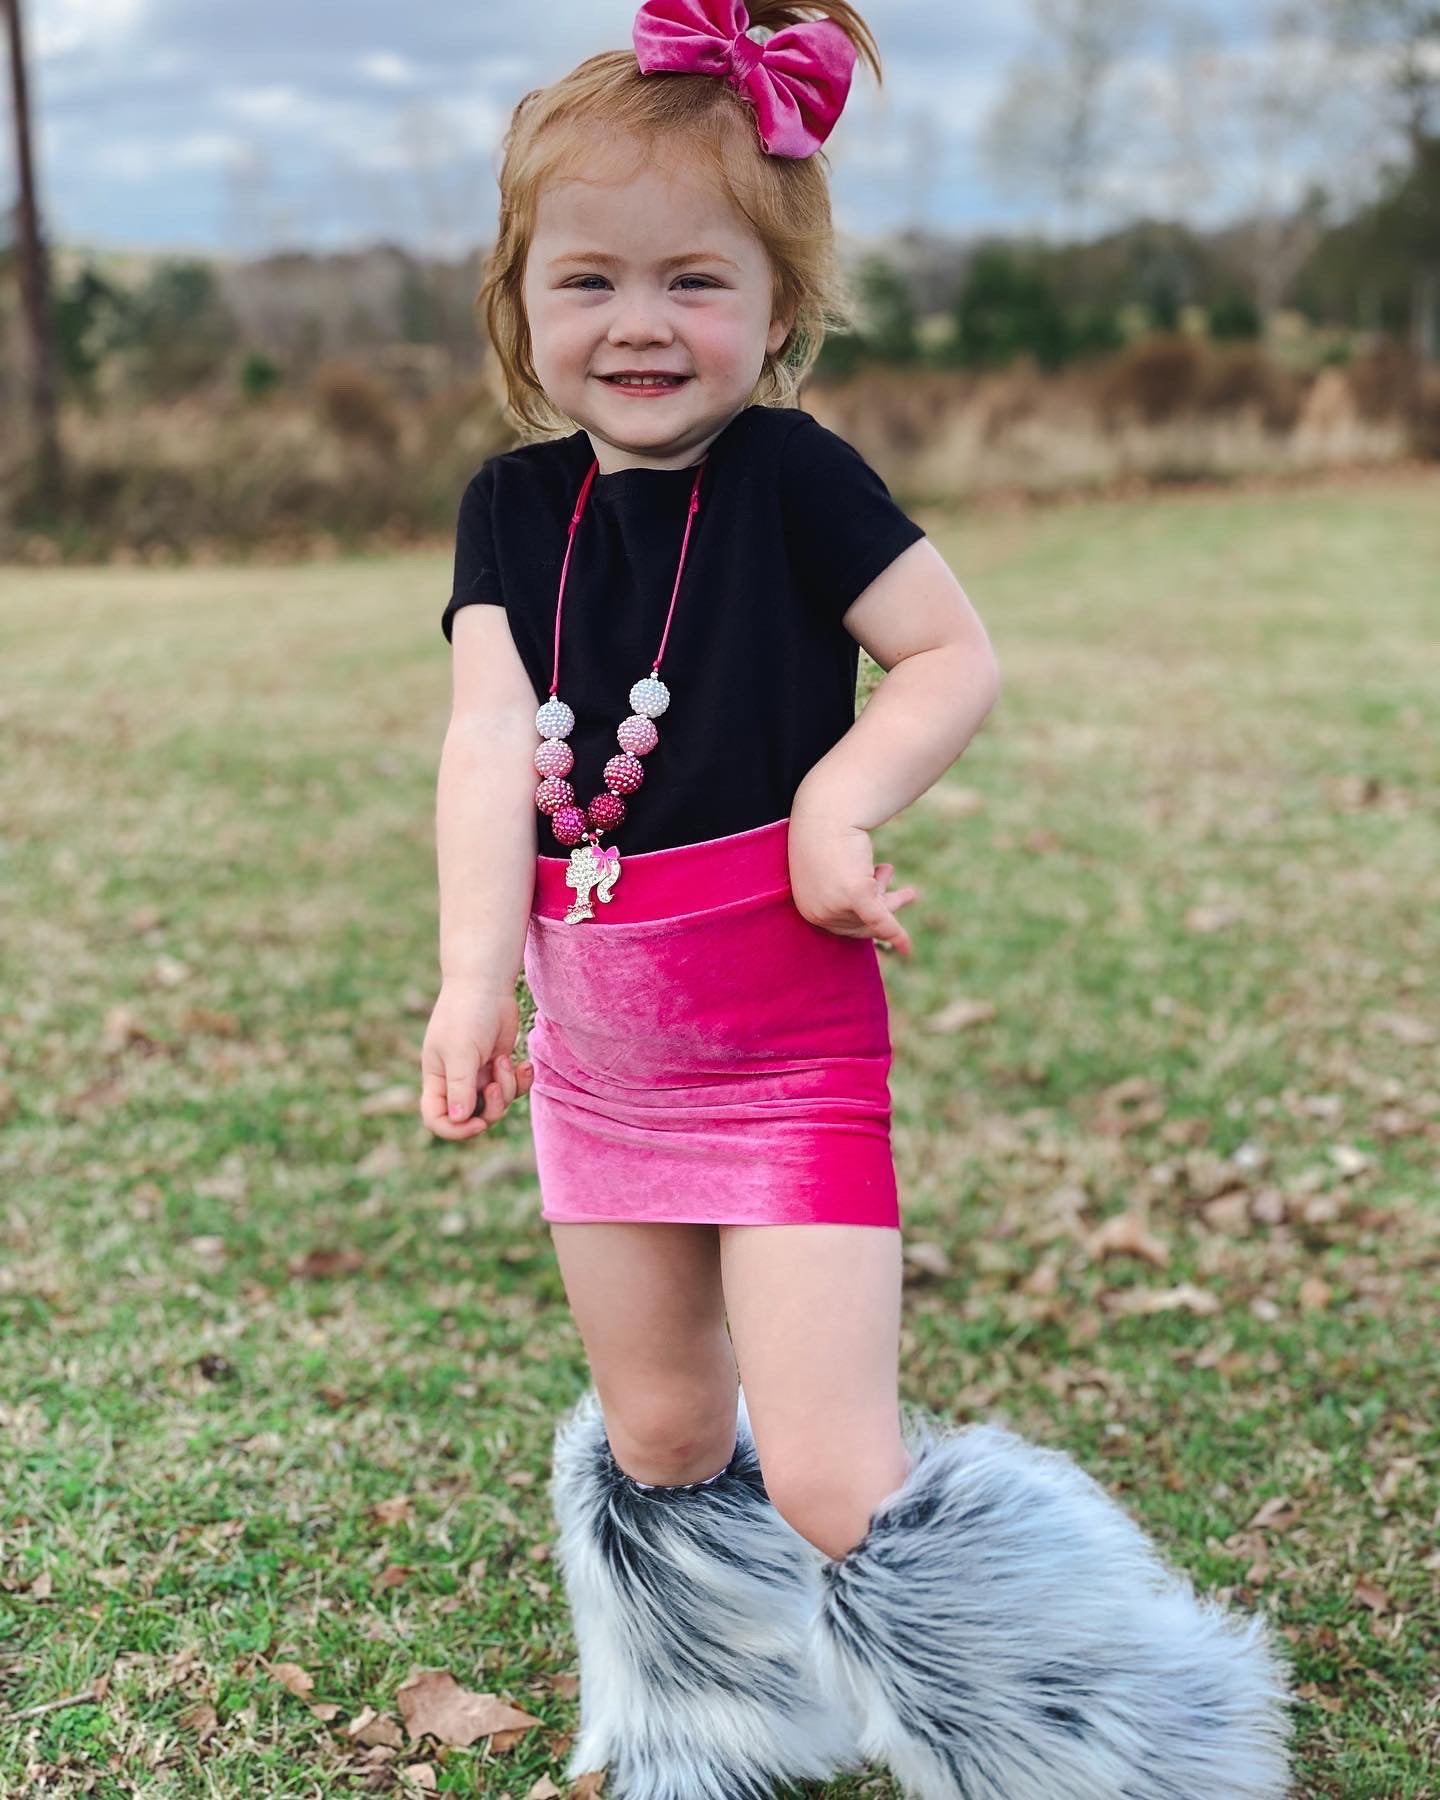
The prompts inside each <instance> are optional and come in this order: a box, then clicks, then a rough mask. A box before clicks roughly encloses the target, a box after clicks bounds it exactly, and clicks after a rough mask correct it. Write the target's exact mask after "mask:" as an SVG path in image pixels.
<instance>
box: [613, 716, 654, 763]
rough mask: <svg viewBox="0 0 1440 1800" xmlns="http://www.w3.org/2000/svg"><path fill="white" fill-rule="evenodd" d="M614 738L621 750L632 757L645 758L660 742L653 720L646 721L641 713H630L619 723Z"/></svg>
mask: <svg viewBox="0 0 1440 1800" xmlns="http://www.w3.org/2000/svg"><path fill="white" fill-rule="evenodd" d="M615 738H616V741H617V742H618V744H619V745H620V748H621V749H622V750H628V751H629V752H630V754H631V755H632V756H645V755H647V754H648V753H649V752H650V751H651V750H653V749H654V748H655V746H656V745H657V744H658V743H659V742H660V733H659V732H658V731H657V730H656V729H655V722H654V720H653V719H647V718H646V717H645V715H644V714H643V713H631V715H630V717H629V718H628V719H624V720H622V721H621V724H620V726H619V728H618V729H617V731H616V733H615Z"/></svg>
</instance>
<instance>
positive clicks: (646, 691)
mask: <svg viewBox="0 0 1440 1800" xmlns="http://www.w3.org/2000/svg"><path fill="white" fill-rule="evenodd" d="M708 460H709V459H708V456H702V457H701V458H700V461H699V464H698V465H697V466H696V469H695V481H694V484H693V486H692V487H691V489H690V509H689V512H688V513H687V514H686V518H685V536H684V539H683V540H682V542H681V545H680V562H679V566H678V567H677V568H676V570H675V587H674V590H673V591H672V593H671V595H670V610H669V612H668V613H666V615H665V629H664V630H663V631H662V632H661V634H660V647H659V649H658V650H657V651H656V652H655V660H654V662H653V663H652V664H651V665H650V673H649V674H648V675H645V676H642V678H641V679H640V680H639V681H637V682H636V683H635V685H634V687H632V688H631V690H630V706H631V709H632V710H631V713H630V716H629V717H628V718H627V719H625V720H623V721H622V722H621V724H620V725H619V727H618V728H617V730H616V733H615V736H616V739H617V741H618V742H619V745H620V754H619V755H618V756H612V757H611V758H610V760H609V762H607V763H606V765H605V775H604V781H605V787H604V791H603V792H601V793H598V794H596V795H595V796H594V798H593V799H592V800H591V801H590V803H589V805H588V806H585V807H583V808H582V807H580V806H577V805H576V803H575V789H574V787H573V786H572V785H571V783H570V782H568V781H567V780H566V779H565V777H566V776H567V775H568V774H569V773H570V771H571V770H572V769H573V768H574V766H575V752H574V751H573V750H572V749H571V747H570V745H569V744H567V743H566V742H565V739H566V738H568V737H569V735H570V733H571V732H572V731H573V730H574V729H575V714H574V713H573V712H572V711H571V710H570V708H569V707H568V706H567V705H566V704H565V702H564V701H563V700H562V699H561V698H560V696H559V694H558V693H557V692H556V689H557V688H558V687H559V685H560V613H561V608H562V607H563V606H564V603H565V577H566V574H567V573H568V571H569V568H570V552H571V551H572V550H573V549H574V548H575V532H576V529H577V527H578V526H579V524H580V520H581V517H582V516H583V514H584V512H585V502H586V501H587V500H588V499H589V498H590V489H591V486H592V485H593V483H594V480H595V475H596V471H597V470H598V469H599V467H600V465H599V463H598V462H592V463H591V465H590V468H589V471H588V473H587V474H586V476H585V480H584V482H583V484H582V485H581V488H580V494H579V498H578V499H577V500H576V502H575V510H574V512H573V513H572V514H571V515H570V533H569V538H568V541H567V542H566V545H565V560H564V562H563V563H562V564H561V565H560V591H559V593H558V594H557V595H556V597H555V664H554V668H553V671H552V673H551V677H550V698H549V699H548V700H546V701H545V702H544V703H543V704H542V706H541V707H540V709H539V711H538V712H537V713H536V714H535V729H536V730H537V731H538V732H539V733H540V736H541V738H542V739H543V740H544V741H543V742H542V743H541V744H540V745H539V747H538V748H537V749H536V751H535V769H536V772H537V773H538V774H539V775H540V777H541V781H540V785H539V786H538V787H537V788H536V790H535V804H536V806H538V807H539V809H540V811H541V812H542V813H544V814H545V815H546V816H547V817H548V818H549V820H550V826H551V829H552V830H553V831H554V833H555V836H556V837H557V839H558V840H559V841H560V842H561V843H562V844H564V845H565V846H566V847H567V848H568V847H569V846H571V845H573V846H574V848H573V849H572V850H571V851H570V866H569V868H568V869H566V871H565V885H566V886H567V887H572V888H574V889H575V903H574V905H573V906H572V907H571V908H570V910H569V911H568V912H567V913H566V914H565V923H566V924H567V925H578V924H580V923H581V922H582V920H585V919H593V918H594V917H595V909H594V907H593V906H592V905H591V904H590V896H591V893H592V892H595V893H598V894H599V896H600V898H601V900H604V901H608V900H609V898H610V893H611V890H612V889H613V888H614V886H615V883H616V882H617V881H618V880H619V879H620V852H619V851H618V850H617V849H616V848H615V846H614V845H613V844H611V845H610V846H608V847H607V848H606V849H603V850H602V849H601V848H600V838H601V834H602V833H603V832H606V831H614V830H615V828H616V826H618V825H619V824H620V823H621V821H622V820H623V819H624V817H625V802H624V800H623V799H622V798H621V795H622V794H633V793H634V792H635V790H636V789H637V788H638V787H639V786H640V784H641V782H643V781H644V779H645V770H644V768H643V767H642V765H641V762H640V758H641V757H642V756H646V755H648V754H649V752H650V751H652V750H653V749H654V748H655V746H656V744H658V743H659V741H660V734H659V732H657V731H656V729H655V720H656V719H658V718H659V717H660V715H661V713H663V712H664V711H665V709H666V707H667V706H669V704H670V690H669V688H667V687H666V685H665V683H664V682H663V681H661V679H660V659H661V658H662V657H663V656H664V654H665V643H666V640H667V639H668V637H669V636H670V621H671V619H672V618H673V617H674V616H675V601H676V599H677V598H678V596H679V593H680V576H681V574H682V573H683V572H684V568H685V552H686V551H687V550H688V549H689V547H690V528H691V526H693V525H694V523H695V515H696V513H697V512H699V510H700V474H701V471H702V470H703V469H704V467H705V464H706V462H707V461H708ZM587 826H588V829H587Z"/></svg>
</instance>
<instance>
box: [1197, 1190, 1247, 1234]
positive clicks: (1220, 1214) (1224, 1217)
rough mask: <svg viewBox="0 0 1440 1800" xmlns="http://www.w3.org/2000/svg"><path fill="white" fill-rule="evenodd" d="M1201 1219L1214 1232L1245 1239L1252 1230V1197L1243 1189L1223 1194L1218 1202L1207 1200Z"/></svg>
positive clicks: (1201, 1210) (1201, 1212)
mask: <svg viewBox="0 0 1440 1800" xmlns="http://www.w3.org/2000/svg"><path fill="white" fill-rule="evenodd" d="M1200 1217H1201V1218H1202V1219H1203V1220H1204V1221H1205V1223H1206V1224H1207V1225H1208V1226H1209V1227H1210V1229H1211V1230H1212V1231H1218V1232H1221V1233H1222V1234H1223V1235H1224V1236H1226V1237H1243V1236H1244V1235H1245V1233H1246V1232H1248V1231H1249V1229H1250V1224H1251V1220H1250V1196H1249V1195H1248V1194H1247V1193H1245V1191H1244V1190H1243V1189H1237V1191H1236V1192H1235V1193H1233V1194H1221V1196H1220V1197H1219V1199H1218V1200H1207V1201H1206V1202H1205V1204H1204V1205H1203V1206H1202V1207H1201V1208H1200Z"/></svg>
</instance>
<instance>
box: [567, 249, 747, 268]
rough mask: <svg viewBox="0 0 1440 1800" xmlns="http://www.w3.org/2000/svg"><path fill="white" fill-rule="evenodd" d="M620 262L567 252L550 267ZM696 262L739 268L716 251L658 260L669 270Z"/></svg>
mask: <svg viewBox="0 0 1440 1800" xmlns="http://www.w3.org/2000/svg"><path fill="white" fill-rule="evenodd" d="M620 260H621V258H620V257H618V256H611V255H610V254H609V253H608V252H607V251H605V250H568V251H566V253H565V254H564V255H563V256H553V257H551V259H550V267H551V268H552V269H557V268H559V266H560V264H561V263H572V262H579V263H609V264H612V265H613V264H615V263H618V262H619V261H620ZM697 262H713V263H724V264H725V265H726V267H727V268H731V269H736V270H738V269H739V268H740V265H739V263H737V262H732V261H731V259H730V258H729V257H728V256H722V255H721V254H720V252H719V251H718V250H686V251H684V252H683V253H682V254H681V255H679V256H665V257H662V258H661V259H660V264H659V266H660V267H661V268H662V269H671V268H674V267H675V266H676V265H677V264H678V263H697Z"/></svg>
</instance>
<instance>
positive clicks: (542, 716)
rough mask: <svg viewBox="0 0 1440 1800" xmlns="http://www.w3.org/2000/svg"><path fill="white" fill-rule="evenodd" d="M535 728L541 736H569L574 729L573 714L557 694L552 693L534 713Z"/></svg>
mask: <svg viewBox="0 0 1440 1800" xmlns="http://www.w3.org/2000/svg"><path fill="white" fill-rule="evenodd" d="M535 729H536V730H537V731H538V732H539V733H540V735H541V737H542V738H563V737H569V735H570V733H571V732H572V731H573V730H574V729H575V715H574V713H573V712H571V710H570V708H569V707H568V706H567V705H566V704H565V702H564V701H563V700H562V699H561V698H560V696H559V695H558V694H552V695H551V696H550V698H549V699H548V700H547V701H546V702H545V704H544V705H543V706H542V707H541V708H540V710H539V711H538V712H537V713H536V714H535Z"/></svg>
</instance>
